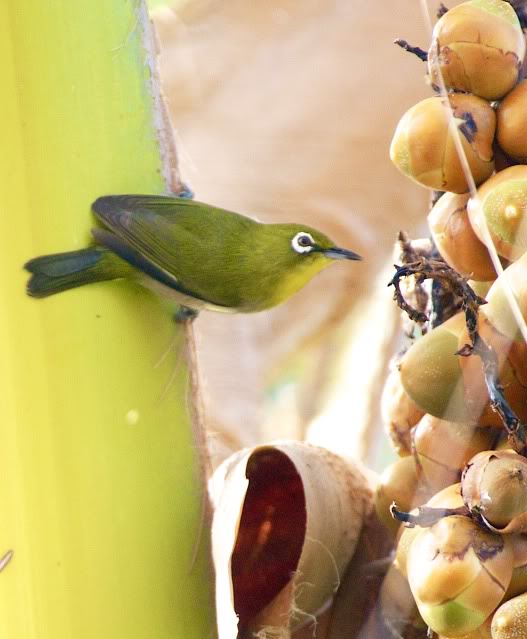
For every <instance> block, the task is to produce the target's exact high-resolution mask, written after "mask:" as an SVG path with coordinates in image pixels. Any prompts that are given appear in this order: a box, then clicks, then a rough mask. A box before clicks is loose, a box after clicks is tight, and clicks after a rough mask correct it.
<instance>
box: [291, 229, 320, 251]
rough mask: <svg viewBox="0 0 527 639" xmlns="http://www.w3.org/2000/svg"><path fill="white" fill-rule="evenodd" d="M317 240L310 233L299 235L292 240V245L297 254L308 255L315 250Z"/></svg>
mask: <svg viewBox="0 0 527 639" xmlns="http://www.w3.org/2000/svg"><path fill="white" fill-rule="evenodd" d="M314 244H315V240H314V239H313V238H312V237H311V235H309V233H304V232H301V233H297V234H296V235H295V237H294V238H293V239H292V240H291V245H292V247H293V248H294V249H295V251H296V252H297V253H308V252H309V251H311V250H312V249H313V246H314Z"/></svg>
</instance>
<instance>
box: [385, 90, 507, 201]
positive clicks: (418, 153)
mask: <svg viewBox="0 0 527 639" xmlns="http://www.w3.org/2000/svg"><path fill="white" fill-rule="evenodd" d="M448 100H449V102H450V107H451V108H452V111H453V115H454V119H455V123H456V126H457V128H458V131H459V134H460V136H461V144H462V146H463V149H464V151H465V154H466V156H467V161H468V164H469V167H470V171H471V173H472V175H473V177H474V181H475V182H476V184H480V183H481V182H483V181H484V180H486V179H487V178H488V177H490V176H491V175H492V172H493V171H494V153H493V150H492V142H493V140H494V132H495V128H496V114H495V113H494V110H493V109H492V107H491V106H490V105H489V104H488V102H485V100H482V99H481V98H478V97H476V96H474V95H465V94H461V93H456V94H453V95H450V96H449V98H448ZM448 108H449V105H448V103H447V102H446V99H445V98H442V97H438V96H436V97H433V98H427V99H425V100H422V101H421V102H418V103H417V104H416V105H414V106H413V107H412V108H411V109H409V110H408V111H407V112H406V113H405V115H403V117H402V118H401V120H400V122H399V124H398V125H397V129H396V131H395V134H394V136H393V140H392V144H391V147H390V157H391V159H392V162H393V163H394V164H395V166H396V167H397V168H398V169H399V170H400V171H402V173H404V174H405V175H407V176H408V177H410V178H412V179H413V180H415V181H416V182H418V183H419V184H422V185H423V186H428V187H430V188H432V189H436V190H438V191H452V192H454V193H466V192H467V191H468V190H469V186H468V182H467V179H466V176H465V172H464V170H463V165H462V164H461V161H460V159H459V154H458V151H457V147H456V143H455V139H454V135H453V133H452V131H451V129H450V119H449V111H448Z"/></svg>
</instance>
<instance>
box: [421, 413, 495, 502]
mask: <svg viewBox="0 0 527 639" xmlns="http://www.w3.org/2000/svg"><path fill="white" fill-rule="evenodd" d="M498 433H499V431H496V432H494V431H493V430H492V429H489V428H478V427H477V426H476V425H475V424H462V423H459V422H447V421H444V420H442V419H438V418H437V417H432V415H425V416H424V417H423V419H421V421H420V422H419V423H418V424H417V426H416V428H415V432H414V446H415V452H416V454H417V458H418V460H419V466H420V468H421V472H422V475H423V476H424V479H425V480H426V483H427V484H428V485H429V486H430V487H431V488H432V489H433V490H434V492H436V491H438V490H441V489H443V488H446V487H447V486H450V485H451V484H455V483H457V482H459V480H460V479H461V472H462V471H463V468H464V467H465V465H466V463H467V462H468V461H469V460H470V459H472V457H474V455H475V454H476V453H479V452H481V451H484V450H488V449H489V448H490V447H491V446H492V444H493V442H494V440H495V439H497V435H498Z"/></svg>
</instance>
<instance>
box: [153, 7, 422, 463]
mask: <svg viewBox="0 0 527 639" xmlns="http://www.w3.org/2000/svg"><path fill="white" fill-rule="evenodd" d="M151 10H152V17H153V20H154V22H155V25H156V27H157V31H158V35H159V41H160V74H161V83H162V87H163V90H164V93H165V95H166V99H167V102H168V106H169V110H170V117H171V120H172V124H173V127H174V130H175V135H176V143H177V149H178V154H179V167H180V173H181V177H182V179H183V181H184V182H185V183H187V184H188V185H189V186H190V187H191V188H192V190H193V191H194V192H195V197H196V199H198V200H201V201H205V202H209V203H213V204H215V205H218V206H222V207H225V208H228V209H232V210H235V211H238V212H241V213H244V214H247V215H251V216H255V217H257V218H258V219H260V220H262V221H268V222H277V221H284V222H285V221H288V222H305V223H306V224H308V225H311V226H314V227H317V228H319V229H320V230H322V231H324V232H326V233H327V234H328V235H330V236H331V237H332V238H333V239H334V240H335V242H336V243H337V244H338V245H341V246H344V247H347V248H350V249H352V250H354V251H356V252H357V253H359V254H360V255H362V256H363V257H364V261H363V262H359V263H338V264H335V265H334V266H332V267H331V268H329V269H327V270H326V271H324V272H323V273H321V274H320V275H318V276H317V277H316V278H315V279H314V280H313V281H312V282H311V283H310V284H309V285H308V286H307V287H306V288H304V289H303V290H302V291H301V292H300V293H298V294H297V295H296V296H294V297H293V298H292V299H291V300H289V302H287V303H285V304H283V305H282V306H281V307H279V308H277V309H274V310H272V311H269V312H265V313H260V314H257V315H254V316H235V317H222V316H221V315H218V314H213V313H203V314H202V315H201V316H200V317H199V319H198V320H197V322H196V333H197V340H198V342H197V343H198V355H199V366H200V376H201V381H202V394H203V402H204V407H205V420H206V424H207V426H208V429H209V435H210V444H211V450H212V453H213V462H214V463H217V462H218V461H221V459H223V457H225V456H226V455H227V454H229V453H230V452H231V451H232V450H236V449H237V448H240V447H242V446H248V445H254V444H258V443H262V442H266V441H270V440H273V439H278V438H293V439H307V440H308V441H311V442H313V443H317V444H320V445H323V446H326V447H327V448H330V449H333V450H335V451H336V452H339V453H340V454H344V455H350V456H353V457H357V458H361V459H363V460H366V461H367V462H368V463H369V465H370V466H372V467H374V468H377V469H378V468H380V467H382V466H384V465H386V462H387V460H388V455H390V453H389V452H388V448H387V446H386V447H385V446H384V444H383V435H382V424H381V417H380V413H379V400H380V394H381V392H382V385H383V382H384V379H385V377H386V374H387V371H388V364H389V360H390V358H391V356H392V355H393V353H394V352H395V351H396V350H397V347H398V340H400V330H399V315H398V311H397V309H396V307H395V303H394V302H393V301H392V291H391V289H388V288H387V286H386V284H387V282H388V280H389V279H390V277H391V273H392V270H393V266H392V264H393V257H392V253H393V245H394V242H395V240H396V236H397V232H398V231H399V230H401V229H402V230H406V231H408V232H409V233H410V234H411V235H412V236H414V237H415V236H417V237H419V236H421V235H422V234H424V233H426V231H425V230H424V227H423V226H422V225H423V224H424V221H425V219H426V216H425V212H426V211H427V209H428V202H427V194H426V191H425V190H424V189H422V188H420V187H418V186H417V185H414V184H412V183H411V182H410V181H409V180H408V179H406V178H405V177H404V176H403V175H401V174H400V173H398V171H397V170H396V169H395V168H394V167H393V165H392V164H391V162H390V159H389V145H390V141H391V137H392V135H393V132H394V130H395V127H396V124H397V122H398V120H399V118H400V117H401V116H402V115H403V113H404V112H405V111H406V110H407V109H408V108H409V107H410V106H411V105H412V104H414V103H415V102H416V101H418V100H420V99H422V98H424V97H428V96H429V95H430V92H429V90H428V88H427V86H426V83H425V79H424V74H425V66H424V63H422V62H420V61H419V60H418V59H417V58H416V57H414V56H412V55H410V54H408V53H405V52H404V51H402V50H401V49H399V48H398V47H397V46H396V45H394V44H393V41H394V39H395V38H398V37H402V38H404V39H406V40H408V41H410V42H411V43H412V44H416V45H421V46H424V47H426V43H427V42H428V41H429V37H428V35H427V30H426V25H425V22H424V20H423V16H422V14H421V12H420V7H419V3H418V2H416V1H415V0H400V1H399V2H398V3H397V5H396V6H395V5H394V4H393V3H392V2H390V1H389V0H378V1H377V2H359V1H358V0H265V2H262V0H185V1H181V0H179V1H178V2H176V3H167V2H161V1H159V0H157V1H156V0H152V2H151Z"/></svg>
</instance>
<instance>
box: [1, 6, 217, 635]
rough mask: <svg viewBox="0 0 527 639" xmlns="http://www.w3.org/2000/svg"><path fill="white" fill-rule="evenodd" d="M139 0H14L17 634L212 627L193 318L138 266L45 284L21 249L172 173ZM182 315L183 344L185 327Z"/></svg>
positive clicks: (6, 148) (8, 448)
mask: <svg viewBox="0 0 527 639" xmlns="http://www.w3.org/2000/svg"><path fill="white" fill-rule="evenodd" d="M145 29H146V30H147V31H148V22H147V18H146V9H145V7H144V5H143V4H142V3H141V2H140V1H139V0H75V1H69V2H64V0H48V1H46V2H43V1H42V0H2V1H1V2H0V30H1V33H2V37H0V68H1V71H2V83H1V84H0V87H1V88H0V95H1V99H0V241H1V242H2V250H1V251H0V349H1V355H0V469H1V470H0V558H1V557H2V556H3V555H4V554H5V553H7V552H8V551H12V552H13V555H12V558H11V561H10V562H9V563H7V565H6V566H5V567H4V569H3V570H2V571H1V572H0V637H5V638H6V639H7V638H9V639H110V638H111V639H120V638H123V639H124V638H126V639H165V638H166V639H168V638H170V639H179V638H180V637H185V638H186V639H192V638H194V637H195V638H197V639H204V638H206V637H209V636H212V635H213V634H214V631H213V616H214V615H213V611H212V605H211V601H212V594H211V575H210V561H209V555H208V535H207V534H206V533H204V535H203V539H202V540H201V544H200V547H199V553H198V558H197V561H196V562H195V565H194V566H193V567H192V569H191V564H192V557H193V553H194V549H195V544H196V537H197V535H198V533H197V530H198V528H199V524H200V519H201V516H202V507H201V505H202V486H201V484H200V481H199V476H200V472H199V464H198V460H197V455H196V451H195V449H194V447H193V445H192V435H191V428H190V423H189V417H188V411H187V400H186V370H185V366H184V364H183V363H182V361H181V360H180V363H179V367H180V368H179V373H178V375H177V378H176V381H175V383H174V384H173V385H172V387H171V388H170V389H169V392H166V393H164V392H163V391H164V388H165V386H166V383H167V382H168V381H169V379H170V378H171V375H172V372H173V370H174V366H175V365H176V359H177V352H176V350H177V349H174V350H173V351H171V353H170V355H169V356H168V357H166V358H165V359H164V360H163V363H162V364H161V365H160V366H158V367H155V363H156V361H157V360H159V358H160V357H161V356H162V355H163V353H164V352H165V351H166V349H167V348H168V347H169V345H170V343H171V342H172V341H173V338H174V335H175V333H176V331H179V330H180V329H178V328H176V326H175V324H174V323H173V322H172V320H171V318H170V316H169V314H168V313H167V311H166V309H164V308H163V307H162V306H161V304H160V303H159V302H158V301H157V299H156V298H155V297H154V296H153V295H151V294H149V293H148V292H146V291H143V290H141V289H140V288H139V287H137V288H136V287H134V286H133V285H132V284H129V283H126V282H111V283H104V284H95V285H91V286H89V287H86V288H83V289H78V290H74V291H69V292H67V293H63V294H61V295H58V296H56V297H53V298H49V299H46V300H34V299H30V298H29V297H27V296H26V294H25V283H26V280H27V273H24V271H23V270H22V264H23V263H24V262H25V261H26V260H27V259H29V258H31V257H33V256H35V255H40V254H44V253H49V252H56V251H62V250H70V249H72V248H75V246H77V247H79V248H80V247H82V246H85V245H86V243H87V241H88V240H89V228H90V226H92V224H93V218H92V217H91V215H90V211H89V207H90V203H91V201H93V200H94V199H95V198H96V197H97V196H98V195H101V194H106V193H116V192H153V193H159V192H163V191H165V190H166V188H167V182H166V181H165V177H164V176H165V175H168V171H167V169H166V166H164V165H163V161H162V155H163V149H162V148H161V144H160V141H159V139H158V135H157V130H156V129H157V128H158V126H159V118H157V119H156V117H155V114H156V113H157V114H158V113H159V105H158V104H157V101H158V93H157V87H156V86H155V83H153V82H152V77H151V68H152V66H151V65H152V57H151V55H152V54H151V51H152V47H150V45H149V43H150V35H149V33H147V32H145ZM182 339H183V337H182V335H181V336H180V339H179V346H180V347H181V346H182Z"/></svg>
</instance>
